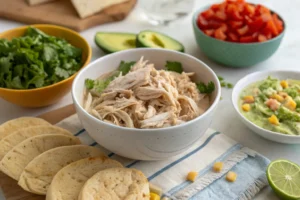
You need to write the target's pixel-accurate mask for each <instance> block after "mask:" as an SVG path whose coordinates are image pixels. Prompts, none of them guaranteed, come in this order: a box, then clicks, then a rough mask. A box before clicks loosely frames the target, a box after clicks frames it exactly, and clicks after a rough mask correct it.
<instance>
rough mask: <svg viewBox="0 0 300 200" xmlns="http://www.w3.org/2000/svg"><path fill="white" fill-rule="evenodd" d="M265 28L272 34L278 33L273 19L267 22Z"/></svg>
mask: <svg viewBox="0 0 300 200" xmlns="http://www.w3.org/2000/svg"><path fill="white" fill-rule="evenodd" d="M265 29H266V30H269V31H270V32H271V33H272V34H273V35H274V36H277V35H278V34H279V33H278V30H277V27H276V26H275V24H274V22H273V20H270V21H268V22H267V25H266V27H265Z"/></svg>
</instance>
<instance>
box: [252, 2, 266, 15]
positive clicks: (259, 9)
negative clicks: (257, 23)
mask: <svg viewBox="0 0 300 200" xmlns="http://www.w3.org/2000/svg"><path fill="white" fill-rule="evenodd" d="M263 13H270V10H269V9H268V8H266V7H265V6H263V5H260V4H258V5H257V6H256V9H255V14H256V15H258V16H259V15H261V14H263Z"/></svg>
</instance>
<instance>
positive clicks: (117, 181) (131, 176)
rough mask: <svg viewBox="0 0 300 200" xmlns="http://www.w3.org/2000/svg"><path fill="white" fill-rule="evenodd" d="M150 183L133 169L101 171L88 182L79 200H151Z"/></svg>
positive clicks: (139, 172)
mask: <svg viewBox="0 0 300 200" xmlns="http://www.w3.org/2000/svg"><path fill="white" fill-rule="evenodd" d="M149 197H150V191H149V183H148V180H147V178H146V177H145V175H144V174H143V173H142V172H141V171H138V170H136V169H131V168H110V169H105V170H102V171H99V172H98V173H96V174H95V175H94V176H92V178H90V179H89V180H87V181H86V183H85V184H84V186H83V187H82V189H81V192H80V194H79V197H78V200H94V199H97V200H123V199H139V200H146V199H147V200H149Z"/></svg>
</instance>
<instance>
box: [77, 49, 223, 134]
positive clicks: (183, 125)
mask: <svg viewBox="0 0 300 200" xmlns="http://www.w3.org/2000/svg"><path fill="white" fill-rule="evenodd" d="M138 51H146V52H147V51H159V52H161V53H162V54H163V53H164V52H171V53H174V54H179V55H182V56H185V57H188V59H192V60H194V61H196V62H198V63H199V64H201V65H203V67H205V68H206V69H207V70H208V71H209V72H210V73H211V74H212V76H213V78H214V81H215V82H216V83H217V84H215V89H216V92H217V94H216V97H215V100H214V101H213V102H212V104H211V105H210V107H209V108H208V109H207V110H206V111H205V112H204V113H203V114H202V115H199V116H197V117H196V118H194V119H192V120H190V121H188V122H185V123H183V124H179V125H176V126H170V127H163V128H153V129H139V128H128V127H122V126H117V125H115V124H110V123H107V122H104V121H102V120H100V119H98V118H96V117H94V116H93V115H91V114H90V113H88V112H87V111H86V110H85V109H84V108H83V107H82V105H81V104H80V103H79V99H77V98H76V97H75V90H76V85H77V82H78V79H79V77H80V76H81V75H82V74H84V73H85V71H86V70H88V69H89V67H91V66H93V65H95V64H96V63H98V62H101V61H102V60H105V59H109V57H111V56H116V57H117V56H118V55H120V54H123V53H127V52H129V53H133V54H134V53H135V52H138ZM220 97H221V85H220V82H219V79H218V77H217V75H216V73H215V72H214V71H213V70H212V69H211V68H210V67H209V66H208V65H207V64H205V63H204V62H203V61H201V60H199V59H198V58H196V57H194V56H191V55H189V54H185V53H182V52H178V51H174V50H168V49H162V48H137V49H128V50H123V51H119V52H116V53H113V54H109V55H106V56H103V57H100V58H98V59H96V60H94V61H93V62H91V63H89V64H88V66H86V67H85V68H84V69H82V70H81V71H80V72H79V73H78V75H77V76H76V77H75V80H74V82H73V85H72V98H73V102H74V104H75V105H76V106H77V107H79V109H80V110H81V111H82V112H83V113H84V114H85V115H86V116H87V117H89V119H91V120H93V121H94V122H96V123H100V124H102V125H106V126H109V127H111V128H118V129H121V130H125V131H136V132H157V131H162V130H164V131H165V130H170V131H171V130H174V129H176V128H182V127H185V126H188V125H190V124H192V123H194V122H196V121H198V120H200V119H202V118H204V117H205V116H207V115H208V114H209V113H211V112H213V111H214V109H215V108H216V107H217V105H218V103H219V100H220Z"/></svg>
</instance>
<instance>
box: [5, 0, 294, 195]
mask: <svg viewBox="0 0 300 200" xmlns="http://www.w3.org/2000/svg"><path fill="white" fill-rule="evenodd" d="M195 1H196V6H195V9H197V8H200V7H202V6H205V5H208V4H211V3H212V2H217V1H216V0H202V1H200V0H195ZM252 2H254V3H259V2H260V1H259V0H256V1H252ZM263 4H264V5H266V6H268V7H269V8H271V9H272V10H275V11H277V12H278V13H279V14H280V15H281V16H282V17H283V19H284V20H285V22H286V24H287V31H286V35H285V37H284V39H283V42H282V44H281V46H280V47H279V49H278V51H277V52H276V53H275V54H274V55H273V56H272V57H271V58H270V59H268V60H267V61H265V62H263V63H260V64H258V65H256V66H253V67H251V68H246V69H234V68H226V67H223V66H221V65H218V64H216V63H214V62H212V61H210V60H209V59H208V58H206V57H205V56H204V55H203V53H202V52H201V50H200V49H199V48H198V46H197V44H196V42H195V39H194V35H193V32H192V24H191V16H189V17H187V18H185V19H182V20H179V21H176V22H174V23H172V24H170V25H169V26H167V27H155V26H152V25H150V24H149V23H147V21H146V20H145V19H144V18H143V17H141V10H140V9H139V6H138V5H137V6H136V8H135V9H134V11H133V12H132V13H131V14H130V15H129V17H127V19H126V20H124V21H122V22H117V23H111V24H106V25H101V26H97V27H94V28H91V29H88V30H86V31H83V32H81V34H82V36H83V37H85V38H86V39H87V41H88V42H89V44H90V45H91V46H92V50H93V56H92V60H94V59H96V58H99V57H101V56H103V53H102V52H101V51H100V50H99V49H98V48H97V47H96V45H95V43H94V35H95V32H96V31H101V30H102V31H125V32H139V31H140V30H143V29H153V30H159V31H162V32H164V33H167V34H169V35H170V36H172V37H174V38H176V39H178V40H179V41H181V42H182V43H183V44H184V45H185V47H186V53H188V54H191V55H193V56H195V57H197V58H199V59H201V60H202V61H204V62H205V63H206V64H208V65H209V66H210V67H211V68H212V69H213V70H214V71H215V72H216V73H217V74H218V75H220V76H222V77H224V78H225V79H226V81H228V82H231V83H236V82H237V81H238V80H239V79H240V78H242V77H244V76H245V75H247V74H249V73H252V72H255V71H260V70H266V69H285V68H289V69H299V70H300V66H299V60H300V57H298V56H297V55H298V53H299V52H300V34H299V33H300V26H299V21H298V20H299V19H300V12H299V8H300V1H295V0H285V1H281V0H264V1H263ZM20 25H23V24H21V23H17V22H13V21H9V20H3V19H0V32H2V31H5V30H8V29H11V28H14V27H17V26H20ZM231 92H232V91H231V90H229V89H223V90H222V97H223V100H221V101H220V104H219V106H218V110H217V113H216V115H215V119H214V121H213V123H212V125H211V128H213V129H215V130H219V131H221V132H222V133H224V134H226V135H228V136H230V137H231V138H233V139H234V140H236V141H237V142H239V143H240V144H242V145H244V146H247V147H249V148H251V149H254V150H256V151H257V152H259V153H261V154H262V155H264V156H266V157H268V158H269V159H270V160H274V159H278V158H285V159H289V160H292V161H294V162H296V163H298V164H300V156H299V155H300V145H286V144H279V143H275V142H271V141H268V140H265V139H263V138H261V137H259V136H257V135H256V134H255V133H253V132H252V131H251V130H249V129H248V128H247V127H246V126H245V125H243V124H242V123H241V122H240V121H239V120H238V117H237V115H236V113H235V111H234V109H233V106H232V104H231ZM71 103H72V99H71V95H70V94H68V95H66V96H65V97H64V98H63V99H62V100H61V101H60V102H58V103H57V104H55V105H53V106H50V107H46V108H40V109H27V108H21V107H18V106H16V105H13V104H11V103H8V102H6V101H4V100H3V99H0V110H1V114H0V123H3V122H5V121H7V120H9V119H13V118H16V117H20V116H25V115H27V116H29V115H31V116H35V115H38V114H41V113H44V112H47V111H50V110H53V109H56V108H59V107H62V106H65V105H68V104H71ZM0 196H1V195H0ZM0 199H1V198H0ZM256 199H277V198H276V197H275V196H274V194H273V193H272V192H271V190H270V189H269V188H267V189H265V190H264V191H263V192H262V194H260V195H258V197H257V198H256Z"/></svg>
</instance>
